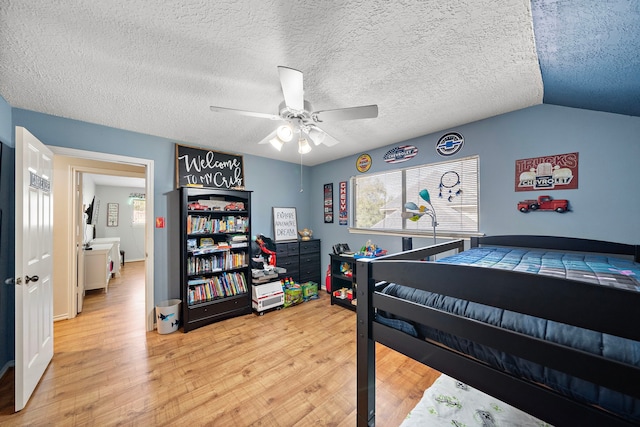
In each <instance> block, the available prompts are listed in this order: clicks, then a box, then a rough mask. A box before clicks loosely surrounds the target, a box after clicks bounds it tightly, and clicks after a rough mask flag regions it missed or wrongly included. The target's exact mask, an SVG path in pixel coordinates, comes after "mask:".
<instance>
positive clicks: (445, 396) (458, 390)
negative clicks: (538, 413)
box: [400, 374, 551, 427]
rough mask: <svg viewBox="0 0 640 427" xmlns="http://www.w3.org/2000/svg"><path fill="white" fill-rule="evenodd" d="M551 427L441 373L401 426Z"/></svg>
mask: <svg viewBox="0 0 640 427" xmlns="http://www.w3.org/2000/svg"><path fill="white" fill-rule="evenodd" d="M426 426H429V427H431V426H434V427H437V426H446V427H452V426H453V427H472V426H474V427H475V426H482V427H493V426H496V427H498V426H504V427H514V426H521V427H551V425H550V424H547V423H545V422H544V421H541V420H539V419H537V418H535V417H532V416H531V415H529V414H526V413H524V412H522V411H521V410H519V409H516V408H514V407H513V406H509V405H507V404H506V403H503V402H501V401H499V400H498V399H495V398H493V397H491V396H489V395H488V394H485V393H483V392H481V391H479V390H476V389H474V388H472V387H469V386H468V385H466V384H464V383H461V382H460V381H457V380H455V379H453V378H451V377H448V376H446V375H444V374H443V375H441V376H440V377H439V378H438V379H437V380H436V381H435V382H434V383H433V385H432V386H431V387H429V388H428V389H427V390H426V391H425V392H424V395H423V396H422V399H421V400H420V402H418V404H417V405H416V407H415V408H413V409H412V410H411V412H409V415H407V418H406V419H405V420H404V421H403V422H402V424H401V426H400V427H426Z"/></svg>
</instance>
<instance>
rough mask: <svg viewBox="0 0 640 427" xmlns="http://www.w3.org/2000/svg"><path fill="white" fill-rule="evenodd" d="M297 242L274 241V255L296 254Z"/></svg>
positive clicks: (297, 249)
mask: <svg viewBox="0 0 640 427" xmlns="http://www.w3.org/2000/svg"><path fill="white" fill-rule="evenodd" d="M299 250H300V247H299V245H298V242H289V243H276V257H281V256H288V255H298V251H299Z"/></svg>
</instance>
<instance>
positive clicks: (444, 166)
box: [351, 156, 479, 235]
mask: <svg viewBox="0 0 640 427" xmlns="http://www.w3.org/2000/svg"><path fill="white" fill-rule="evenodd" d="M478 163H479V158H478V156H473V157H467V158H464V159H458V160H452V161H446V162H441V163H433V164H428V165H422V166H417V167H413V168H407V169H397V170H393V171H389V172H382V173H378V174H373V175H363V176H357V177H353V178H352V179H351V188H352V189H353V200H354V205H353V206H354V212H353V215H352V218H353V219H352V224H351V225H352V229H354V230H353V231H357V230H358V229H362V230H367V231H379V232H381V233H385V232H386V233H398V232H399V233H401V234H432V233H433V221H434V220H435V221H437V227H436V230H437V233H438V234H440V235H469V234H475V233H477V232H478V229H479V227H478ZM424 190H426V192H425V191H424ZM427 194H428V196H427ZM425 197H426V198H428V199H429V201H430V202H431V204H429V203H428V202H427V201H426V199H425ZM434 212H435V214H434Z"/></svg>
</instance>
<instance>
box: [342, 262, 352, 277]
mask: <svg viewBox="0 0 640 427" xmlns="http://www.w3.org/2000/svg"><path fill="white" fill-rule="evenodd" d="M340 273H342V274H343V275H344V276H346V277H351V276H353V271H351V264H349V263H348V262H343V263H342V264H340Z"/></svg>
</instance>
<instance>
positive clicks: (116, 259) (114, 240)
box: [91, 237, 122, 277]
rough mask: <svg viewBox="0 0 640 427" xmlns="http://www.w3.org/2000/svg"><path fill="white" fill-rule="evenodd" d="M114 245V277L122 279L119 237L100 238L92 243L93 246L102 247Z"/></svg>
mask: <svg viewBox="0 0 640 427" xmlns="http://www.w3.org/2000/svg"><path fill="white" fill-rule="evenodd" d="M107 243H112V244H113V248H111V260H112V261H113V271H112V273H113V275H114V276H115V277H120V265H121V264H122V260H121V259H120V238H119V237H98V238H97V239H93V240H92V241H91V245H92V246H93V245H102V244H107Z"/></svg>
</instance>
